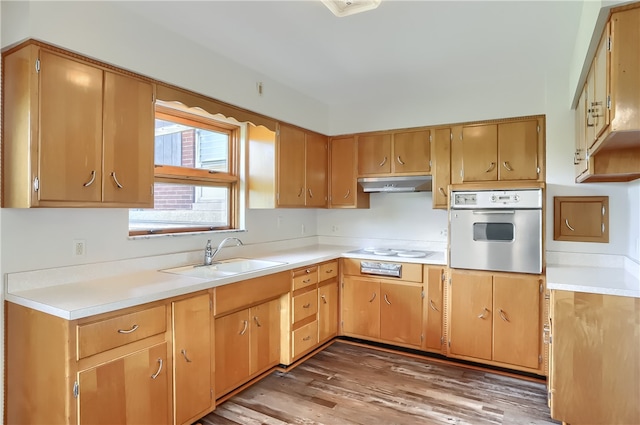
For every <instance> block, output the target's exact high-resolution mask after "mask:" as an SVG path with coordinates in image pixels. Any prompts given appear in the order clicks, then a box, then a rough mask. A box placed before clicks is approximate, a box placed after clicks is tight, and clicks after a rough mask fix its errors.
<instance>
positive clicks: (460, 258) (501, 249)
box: [449, 189, 542, 274]
mask: <svg viewBox="0 0 640 425" xmlns="http://www.w3.org/2000/svg"><path fill="white" fill-rule="evenodd" d="M449 223H450V229H449V232H450V246H449V265H450V267H452V268H461V269H473V270H491V271H504V272H515V273H536V274H537V273H541V272H542V189H523V190H502V191H495V190H479V191H454V192H452V194H451V208H450V210H449Z"/></svg>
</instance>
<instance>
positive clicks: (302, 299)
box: [291, 289, 318, 324]
mask: <svg viewBox="0 0 640 425" xmlns="http://www.w3.org/2000/svg"><path fill="white" fill-rule="evenodd" d="M291 306H292V314H291V324H294V323H296V322H299V321H301V320H303V319H306V318H307V317H310V316H314V317H315V316H316V314H318V290H317V289H314V290H312V291H309V292H305V293H304V294H301V295H296V296H295V297H293V300H292V301H291Z"/></svg>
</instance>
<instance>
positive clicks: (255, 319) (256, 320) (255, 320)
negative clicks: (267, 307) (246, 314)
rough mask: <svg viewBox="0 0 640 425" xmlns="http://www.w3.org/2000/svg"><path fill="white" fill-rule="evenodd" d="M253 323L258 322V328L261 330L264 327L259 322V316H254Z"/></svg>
mask: <svg viewBox="0 0 640 425" xmlns="http://www.w3.org/2000/svg"><path fill="white" fill-rule="evenodd" d="M253 321H254V322H256V326H258V327H259V328H261V327H262V325H261V324H260V320H258V316H253Z"/></svg>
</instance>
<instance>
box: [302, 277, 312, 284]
mask: <svg viewBox="0 0 640 425" xmlns="http://www.w3.org/2000/svg"><path fill="white" fill-rule="evenodd" d="M309 282H311V278H309V279H305V280H303V281H302V283H309Z"/></svg>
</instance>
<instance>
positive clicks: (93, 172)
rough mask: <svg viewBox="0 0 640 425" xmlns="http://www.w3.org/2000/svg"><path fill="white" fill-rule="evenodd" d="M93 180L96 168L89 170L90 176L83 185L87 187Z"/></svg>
mask: <svg viewBox="0 0 640 425" xmlns="http://www.w3.org/2000/svg"><path fill="white" fill-rule="evenodd" d="M95 180H96V170H91V178H89V181H88V182H86V183H84V184H83V186H84V187H89V186H91V185H92V184H93V182H94V181H95Z"/></svg>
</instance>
